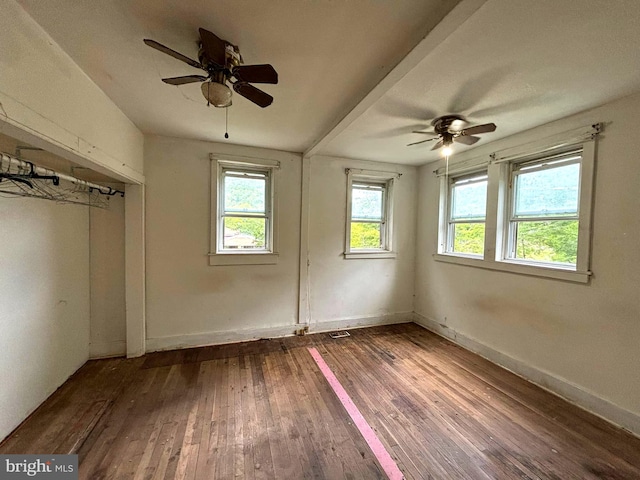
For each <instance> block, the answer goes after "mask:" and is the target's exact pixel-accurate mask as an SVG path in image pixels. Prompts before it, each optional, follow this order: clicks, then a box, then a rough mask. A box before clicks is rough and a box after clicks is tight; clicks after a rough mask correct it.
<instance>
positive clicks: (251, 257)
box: [208, 154, 280, 266]
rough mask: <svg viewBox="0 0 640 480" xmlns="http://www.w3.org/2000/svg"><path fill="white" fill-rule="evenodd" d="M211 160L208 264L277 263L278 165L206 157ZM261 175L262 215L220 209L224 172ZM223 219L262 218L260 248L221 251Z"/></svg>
mask: <svg viewBox="0 0 640 480" xmlns="http://www.w3.org/2000/svg"><path fill="white" fill-rule="evenodd" d="M210 160H211V237H210V250H209V254H208V257H209V265H212V266H216V265H269V264H276V263H277V262H278V257H279V255H278V249H277V246H278V235H277V233H278V229H277V225H278V214H277V210H278V208H277V207H278V203H277V177H278V175H277V173H278V169H279V168H280V162H278V161H274V160H267V159H258V158H249V157H239V156H234V155H216V154H211V155H210ZM228 171H235V172H247V173H252V172H256V173H263V174H265V182H266V183H265V212H264V215H262V216H261V215H241V214H238V215H227V214H226V212H224V211H223V209H224V197H223V195H224V180H225V178H226V172H228ZM225 216H234V217H247V218H248V217H251V218H265V246H264V248H263V249H230V248H227V249H225V248H224V246H223V245H224V244H223V242H224V218H225Z"/></svg>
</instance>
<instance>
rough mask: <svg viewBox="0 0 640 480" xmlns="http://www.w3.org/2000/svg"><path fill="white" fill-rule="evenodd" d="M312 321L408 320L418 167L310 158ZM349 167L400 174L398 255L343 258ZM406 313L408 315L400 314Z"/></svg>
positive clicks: (316, 325)
mask: <svg viewBox="0 0 640 480" xmlns="http://www.w3.org/2000/svg"><path fill="white" fill-rule="evenodd" d="M310 163H311V170H310V190H309V260H310V266H309V278H310V282H309V285H310V326H311V328H312V329H323V328H332V327H333V326H334V325H335V322H337V321H338V322H341V323H344V321H346V323H345V326H346V325H349V324H351V325H363V324H367V323H379V322H392V321H410V319H411V316H410V314H411V312H413V293H414V285H413V283H414V261H413V260H414V254H415V223H416V201H417V169H416V168H415V167H406V166H400V165H392V164H384V163H373V162H363V161H356V160H349V159H343V158H335V157H325V156H314V157H312V158H311V162H310ZM346 168H357V169H369V170H382V171H388V172H397V173H401V174H402V176H401V177H400V178H399V179H397V180H396V181H395V184H394V218H393V226H394V247H393V248H394V250H395V251H397V257H396V258H384V259H383V258H380V259H371V258H367V259H348V260H347V259H345V258H344V255H343V253H344V248H345V228H346V199H347V175H346V173H345V169H346ZM402 314H404V315H402Z"/></svg>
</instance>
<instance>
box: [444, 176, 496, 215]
mask: <svg viewBox="0 0 640 480" xmlns="http://www.w3.org/2000/svg"><path fill="white" fill-rule="evenodd" d="M452 190H453V191H452V193H451V219H452V220H460V219H469V220H472V219H474V220H475V219H483V218H484V217H485V210H486V208H487V181H486V180H484V181H482V182H475V183H467V184H462V185H454V186H453V189H452Z"/></svg>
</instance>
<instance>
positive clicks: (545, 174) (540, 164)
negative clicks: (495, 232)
mask: <svg viewBox="0 0 640 480" xmlns="http://www.w3.org/2000/svg"><path fill="white" fill-rule="evenodd" d="M581 167H582V156H581V152H570V153H565V154H563V155H560V156H554V157H548V158H543V159H539V160H536V161H530V162H526V163H521V164H518V163H514V164H512V166H511V178H510V187H511V192H510V214H509V219H508V221H509V225H508V229H507V231H508V235H507V249H506V255H505V258H506V259H508V260H517V261H522V262H527V263H541V264H551V265H554V266H560V267H573V268H575V267H576V264H577V259H578V234H579V228H578V227H579V220H580V181H581Z"/></svg>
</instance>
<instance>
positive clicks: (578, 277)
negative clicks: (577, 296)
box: [433, 253, 591, 283]
mask: <svg viewBox="0 0 640 480" xmlns="http://www.w3.org/2000/svg"><path fill="white" fill-rule="evenodd" d="M433 259H434V260H436V261H438V262H446V263H453V264H456V265H465V266H468V267H476V268H485V269H488V270H497V271H500V272H508V273H516V274H520V275H531V276H534V277H546V278H554V279H556V280H565V281H568V282H576V283H589V279H590V278H591V272H577V271H575V270H568V269H564V268H553V267H543V266H540V265H531V264H525V263H520V262H512V261H502V262H496V261H491V260H482V259H479V258H472V257H462V256H457V255H450V254H442V253H436V254H434V255H433Z"/></svg>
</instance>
